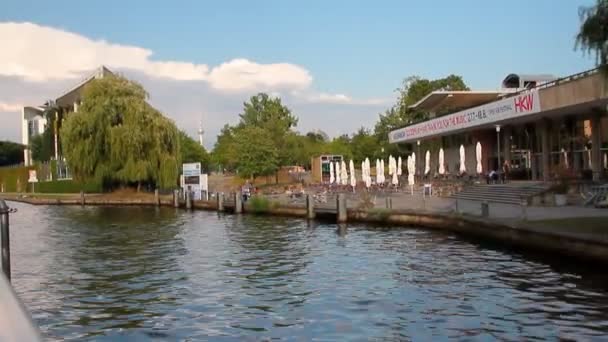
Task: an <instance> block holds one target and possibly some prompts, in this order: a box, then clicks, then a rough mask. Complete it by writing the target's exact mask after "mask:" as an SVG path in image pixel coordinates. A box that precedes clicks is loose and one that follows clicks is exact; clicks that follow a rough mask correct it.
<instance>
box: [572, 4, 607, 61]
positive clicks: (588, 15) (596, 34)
mask: <svg viewBox="0 0 608 342" xmlns="http://www.w3.org/2000/svg"><path fill="white" fill-rule="evenodd" d="M579 16H580V18H581V27H580V30H579V33H578V35H577V36H576V47H577V48H582V49H583V50H584V51H586V52H589V53H593V54H595V57H596V63H597V64H598V65H601V66H603V65H605V64H606V63H608V0H597V2H596V4H595V5H593V6H589V7H581V8H580V10H579ZM605 71H606V70H605Z"/></svg>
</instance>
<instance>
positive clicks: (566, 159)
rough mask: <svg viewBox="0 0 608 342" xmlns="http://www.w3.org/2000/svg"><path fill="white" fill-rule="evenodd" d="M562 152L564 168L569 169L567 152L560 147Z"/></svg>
mask: <svg viewBox="0 0 608 342" xmlns="http://www.w3.org/2000/svg"><path fill="white" fill-rule="evenodd" d="M562 154H563V155H564V166H565V167H566V169H569V168H570V166H569V165H568V152H566V150H564V149H563V148H562Z"/></svg>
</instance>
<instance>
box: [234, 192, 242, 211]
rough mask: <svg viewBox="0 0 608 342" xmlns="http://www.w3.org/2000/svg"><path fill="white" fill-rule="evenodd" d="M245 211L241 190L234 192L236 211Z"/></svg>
mask: <svg viewBox="0 0 608 342" xmlns="http://www.w3.org/2000/svg"><path fill="white" fill-rule="evenodd" d="M242 212H243V197H242V196H241V194H240V193H239V192H235V193H234V213H235V214H240V213H242Z"/></svg>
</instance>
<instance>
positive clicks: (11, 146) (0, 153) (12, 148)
mask: <svg viewBox="0 0 608 342" xmlns="http://www.w3.org/2000/svg"><path fill="white" fill-rule="evenodd" d="M24 149H25V146H23V145H21V144H17V143H14V142H11V141H0V166H7V165H15V164H20V163H23V150H24Z"/></svg>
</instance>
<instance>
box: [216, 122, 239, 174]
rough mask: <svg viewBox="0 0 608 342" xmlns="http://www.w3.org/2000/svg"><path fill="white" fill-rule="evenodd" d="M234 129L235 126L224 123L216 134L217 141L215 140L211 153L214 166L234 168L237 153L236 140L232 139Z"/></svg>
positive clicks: (233, 169)
mask: <svg viewBox="0 0 608 342" xmlns="http://www.w3.org/2000/svg"><path fill="white" fill-rule="evenodd" d="M235 131H236V128H235V127H231V126H230V125H228V124H226V125H225V126H224V127H223V128H222V130H221V131H220V134H219V135H218V136H217V141H216V142H215V145H214V146H213V152H212V153H211V160H212V161H213V163H214V164H215V166H216V167H219V168H221V169H226V170H228V171H235V170H236V163H237V155H236V141H235V140H234V134H235Z"/></svg>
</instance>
